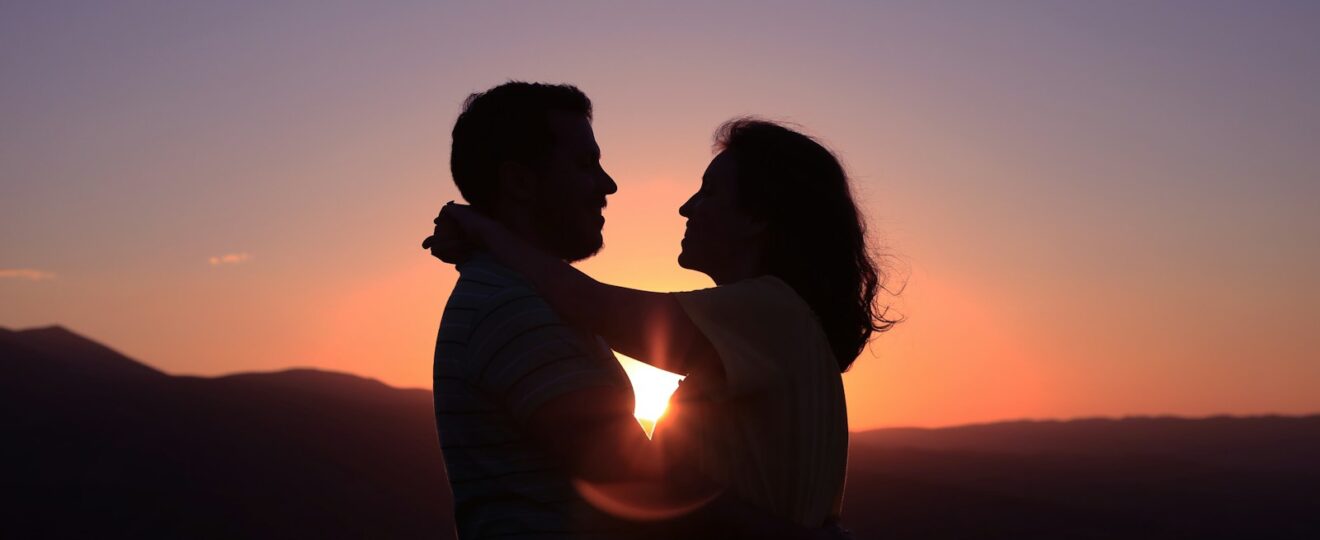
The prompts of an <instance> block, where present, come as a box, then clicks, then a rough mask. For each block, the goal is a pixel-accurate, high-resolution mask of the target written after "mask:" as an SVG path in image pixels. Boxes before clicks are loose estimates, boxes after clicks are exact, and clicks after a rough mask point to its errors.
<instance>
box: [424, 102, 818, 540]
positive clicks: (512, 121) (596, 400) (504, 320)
mask: <svg viewBox="0 0 1320 540" xmlns="http://www.w3.org/2000/svg"><path fill="white" fill-rule="evenodd" d="M591 119H592V108H591V101H590V100H589V99H588V98H587V97H586V95H584V94H583V93H582V92H581V91H579V90H578V89H577V88H574V87H572V86H567V85H546V84H536V83H524V82H510V83H506V84H503V85H500V86H497V87H495V88H492V89H491V90H489V91H487V92H484V93H480V94H474V95H472V96H471V97H469V98H468V99H467V101H466V102H465V103H464V105H463V112H462V114H460V115H459V118H458V121H457V122H456V123H455V125H454V131H453V148H452V154H451V158H450V169H451V171H452V173H453V177H454V182H455V183H456V184H457V185H458V188H459V191H460V192H461V193H462V195H463V197H464V198H465V199H466V200H467V201H468V202H469V203H470V204H471V205H472V206H473V208H475V209H477V210H478V211H480V212H482V213H484V214H486V215H487V216H489V217H491V218H493V219H495V220H497V221H499V222H501V223H502V224H504V225H505V226H506V227H507V228H508V229H509V230H510V231H512V232H513V233H515V234H517V235H518V236H520V237H522V238H523V239H524V240H526V241H527V242H529V243H531V244H532V245H534V246H536V247H538V248H540V249H541V250H543V251H545V252H546V253H549V254H552V255H554V256H556V257H559V258H561V259H563V260H566V261H570V262H572V261H577V260H581V259H584V258H587V257H589V256H591V255H593V254H594V253H596V252H597V251H598V250H599V249H600V248H601V245H602V239H601V229H602V227H603V226H604V222H605V220H604V218H603V217H602V215H601V211H602V209H603V208H604V207H605V204H606V201H605V199H606V197H607V196H608V195H610V194H612V193H614V192H615V191H616V190H617V189H618V186H617V185H615V183H614V180H613V179H612V178H610V176H609V175H608V174H607V173H606V172H605V171H604V169H602V168H601V165H600V148H599V146H598V145H597V144H596V140H595V135H594V133H593V132H592V129H591ZM437 221H439V220H437ZM442 228H443V227H442V226H441V224H439V223H438V224H437V231H440V230H442ZM444 242H445V238H444V237H443V235H441V237H439V238H437V237H432V238H428V239H427V242H426V243H424V244H423V247H431V248H432V249H433V253H436V254H437V255H439V252H440V251H443V250H446V249H447V250H449V252H450V253H452V252H453V246H452V245H451V246H445V247H437V245H438V244H443V243H444ZM458 270H459V276H460V277H459V280H458V282H457V283H456V284H455V286H454V290H453V292H452V293H451V295H450V297H449V301H448V303H447V304H446V306H445V311H444V314H443V316H442V318H441V322H440V331H439V335H438V337H437V340H436V351H435V372H434V383H435V387H434V388H435V410H436V425H437V427H438V429H439V432H440V440H441V447H442V449H443V451H444V456H445V462H446V468H447V470H448V473H449V479H450V484H451V486H452V489H453V493H454V514H455V521H456V525H457V528H458V533H459V536H460V538H464V539H467V538H489V537H505V536H517V537H544V538H563V537H573V538H593V537H597V538H615V537H635V536H641V535H642V533H645V535H647V536H651V537H656V536H659V537H668V536H670V535H672V534H675V531H679V530H686V531H692V530H698V531H701V532H702V533H715V529H718V531H719V533H717V534H718V535H719V536H722V537H726V536H729V535H741V536H746V537H758V538H760V537H772V536H773V537H799V536H809V535H808V531H804V530H803V529H801V528H800V527H796V526H794V525H793V524H791V523H789V522H787V521H786V520H783V519H776V518H771V517H767V516H764V515H763V514H762V513H761V512H760V511H759V510H757V509H754V508H751V507H749V506H747V505H746V504H744V503H742V502H740V501H737V500H736V499H734V498H733V497H732V496H729V495H719V496H714V494H715V493H716V492H717V488H716V487H714V486H711V485H709V484H708V483H706V482H705V481H704V479H701V478H699V477H696V476H695V475H694V474H687V472H688V471H666V470H663V469H662V465H663V460H662V459H660V458H659V457H657V455H656V451H655V449H654V448H652V445H651V444H650V443H649V441H648V439H647V438H646V436H645V435H644V433H643V431H642V429H641V426H640V425H639V424H638V423H637V422H636V420H635V419H634V417H633V415H632V411H633V395H632V388H631V386H630V385H629V382H628V379H627V376H626V375H625V374H624V373H623V370H622V368H621V367H620V366H619V364H618V362H617V361H616V360H615V359H614V356H613V354H612V353H611V352H610V350H609V348H608V347H607V346H606V345H605V343H604V342H603V341H601V340H600V339H599V338H598V337H596V336H593V335H590V334H588V333H587V332H584V331H582V330H580V329H578V328H574V327H572V326H569V325H568V324H566V323H565V322H564V321H563V320H562V319H560V318H559V316H558V315H556V314H555V313H554V312H553V311H552V310H551V309H550V308H549V306H548V305H547V304H546V302H545V300H543V299H542V298H541V297H540V296H539V295H538V294H537V293H536V292H535V291H534V290H533V289H532V288H531V286H530V284H529V283H528V282H527V281H525V280H524V279H523V278H522V277H520V276H519V275H517V274H516V273H514V272H512V271H511V270H509V269H508V268H506V267H504V266H502V265H500V264H499V263H497V262H495V261H494V260H493V259H492V258H490V257H489V256H485V255H483V254H480V253H478V254H475V255H472V256H471V257H467V258H466V260H464V262H462V263H461V264H459V265H458ZM619 486H625V488H626V487H632V488H637V489H636V490H633V491H630V490H629V489H622V491H621V490H620V489H619ZM578 488H582V489H578ZM584 493H586V494H590V495H591V496H592V497H593V500H594V502H595V503H596V504H597V506H608V507H611V512H612V513H614V514H615V515H614V516H611V515H606V513H605V512H602V511H600V510H599V509H598V507H597V506H593V505H592V504H588V503H587V502H586V501H585V500H584V495H583V494H584ZM638 494H640V496H641V497H640V498H630V496H631V495H638ZM621 495H622V496H621ZM620 496H621V497H620ZM711 497H714V499H713V500H710V501H709V502H708V504H704V505H701V506H700V508H699V509H698V510H696V511H692V512H665V511H663V510H664V509H673V508H681V507H684V506H688V507H693V506H694V505H691V504H690V503H691V502H692V501H694V500H695V501H702V500H708V499H710V498H711ZM643 499H644V500H645V501H646V503H645V504H642V505H641V506H640V507H637V506H633V507H629V504H631V503H633V502H636V501H638V500H643ZM638 509H640V510H641V511H642V512H641V513H643V514H648V518H649V519H650V521H648V522H646V523H645V524H639V523H635V522H634V523H629V522H627V521H624V520H620V519H616V518H617V516H618V515H628V514H630V513H631V515H629V517H633V518H635V517H636V516H637V515H638V514H637V513H636V512H632V511H633V510H638ZM660 517H664V518H666V521H659V520H658V518H660ZM712 528H714V529H712Z"/></svg>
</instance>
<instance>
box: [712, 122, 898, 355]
mask: <svg viewBox="0 0 1320 540" xmlns="http://www.w3.org/2000/svg"><path fill="white" fill-rule="evenodd" d="M715 148H716V150H722V151H725V152H728V153H730V154H732V156H733V159H734V161H735V162H736V163H737V165H738V173H737V176H738V180H737V184H738V197H739V201H740V203H741V204H742V205H743V209H744V210H746V211H747V212H748V213H750V214H751V215H753V216H755V217H757V218H760V219H764V220H766V222H767V224H768V226H767V229H766V232H767V238H766V242H765V244H764V253H763V258H762V260H761V263H762V265H763V268H765V270H766V271H767V272H768V273H769V274H771V275H774V276H775V277H778V278H779V279H782V280H783V281H784V282H785V283H787V284H788V285H789V286H790V287H792V288H793V290H795V291H797V293H798V295H800V296H801V297H802V299H803V300H805V301H806V302H807V305H809V306H811V309H812V310H813V311H814V312H815V313H816V316H817V318H819V319H820V322H821V326H822V327H823V328H824V330H825V336H826V337H827V338H828V339H829V342H830V348H831V349H832V350H833V351H834V357H835V358H836V359H837V360H838V362H839V371H846V370H847V369H848V367H849V366H851V365H852V363H853V360H854V359H856V358H857V356H858V355H859V354H861V352H862V349H863V348H865V347H866V343H867V342H868V341H869V340H870V338H871V336H872V334H874V333H876V332H884V331H886V330H889V328H890V327H892V326H893V325H894V323H895V322H897V321H896V320H893V319H889V318H886V314H887V310H884V309H881V308H879V307H878V306H877V305H876V301H875V297H876V294H877V293H878V292H879V291H881V290H883V289H884V280H885V274H884V272H883V270H882V269H880V268H879V267H878V266H877V265H876V262H875V259H874V258H872V256H871V252H870V249H869V247H868V245H867V240H866V223H865V221H864V220H863V219H862V215H861V213H860V212H858V210H857V205H856V203H854V202H853V197H852V189H851V188H850V186H849V183H848V175H847V173H845V172H844V170H843V165H842V164H840V163H839V160H838V158H837V157H835V156H834V154H833V153H832V152H830V151H829V150H828V149H826V148H825V147H824V146H823V145H821V144H820V143H819V142H817V141H816V140H815V139H812V138H811V137H808V136H806V135H803V134H801V133H798V132H796V131H793V130H791V129H788V128H786V127H784V126H781V125H779V124H776V123H774V122H768V121H765V120H759V119H754V118H738V119H734V120H731V121H729V122H726V123H725V124H724V125H723V126H720V128H719V130H717V131H716V134H715Z"/></svg>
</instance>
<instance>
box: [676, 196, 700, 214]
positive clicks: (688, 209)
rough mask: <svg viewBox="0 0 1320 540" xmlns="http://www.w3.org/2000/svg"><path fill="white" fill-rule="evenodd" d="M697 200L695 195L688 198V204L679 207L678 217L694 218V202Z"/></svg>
mask: <svg viewBox="0 0 1320 540" xmlns="http://www.w3.org/2000/svg"><path fill="white" fill-rule="evenodd" d="M696 198H697V196H696V195H693V196H691V197H689V198H688V200H687V202H684V203H683V206H680V207H678V215H680V216H683V217H685V218H690V217H692V207H693V206H694V204H693V202H692V201H694V200H696Z"/></svg>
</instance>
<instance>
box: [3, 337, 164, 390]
mask: <svg viewBox="0 0 1320 540" xmlns="http://www.w3.org/2000/svg"><path fill="white" fill-rule="evenodd" d="M4 345H8V347H4ZM15 347H19V348H24V349H27V350H28V351H30V353H36V355H38V356H40V357H41V358H42V360H41V361H43V362H45V365H44V366H33V368H34V369H42V368H43V367H44V368H47V369H51V370H58V371H60V372H62V373H63V374H65V375H74V376H84V377H93V378H101V379H106V378H108V379H117V380H118V379H156V378H163V377H165V374H164V373H163V372H161V371H159V370H157V369H155V368H152V367H150V366H148V365H146V364H143V363H141V362H138V361H136V360H133V359H132V358H129V357H127V356H125V355H123V354H121V353H120V352H119V351H116V350H114V349H111V348H109V347H106V346H105V345H102V344H100V343H97V342H95V341H92V340H90V339H87V338H85V337H83V336H80V335H78V334H75V333H73V332H71V331H69V330H68V329H66V328H64V327H62V326H48V327H44V328H32V329H27V330H19V331H12V330H8V329H5V332H4V333H3V334H0V349H3V350H4V353H5V354H4V358H6V359H8V358H10V357H11V355H12V356H13V357H15V358H17V357H18V356H20V355H19V354H18V353H17V351H13V350H12V349H13V348H15ZM22 356H24V357H26V358H28V359H29V360H35V358H34V355H31V354H27V355H22ZM0 369H4V368H0Z"/></svg>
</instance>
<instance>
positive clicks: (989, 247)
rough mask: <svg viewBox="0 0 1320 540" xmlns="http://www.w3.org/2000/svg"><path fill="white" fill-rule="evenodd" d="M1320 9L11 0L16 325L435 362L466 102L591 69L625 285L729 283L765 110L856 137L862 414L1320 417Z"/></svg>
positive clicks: (6, 313) (1, 284) (197, 349)
mask: <svg viewBox="0 0 1320 540" xmlns="http://www.w3.org/2000/svg"><path fill="white" fill-rule="evenodd" d="M1317 20H1320V9H1318V8H1317V7H1316V6H1315V5H1314V4H1308V3H1304V2H1264V3H1242V4H1215V5H1214V6H1207V5H1205V4H1203V3H1199V2H1170V3H1162V4H1160V5H1159V6H1143V5H1136V4H1132V5H1089V6H1088V5H1074V6H1060V5H1051V4H1045V5H1036V4H1029V3H1003V4H999V3H997V4H996V5H993V6H991V5H978V4H972V5H964V6H960V7H952V6H951V5H949V4H945V5H940V6H937V5H930V4H917V5H911V4H865V5H843V4H830V5H829V6H826V7H821V6H807V5H805V4H803V5H794V4H778V3H765V2H755V3H747V4H741V5H739V4H733V5H728V6H724V7H711V6H707V5H705V4H703V3H691V4H684V3H681V2H680V3H667V4H665V5H664V6H652V7H649V8H636V7H622V6H617V5H613V4H608V3H572V4H562V5H558V4H557V6H556V7H551V6H544V5H539V4H531V5H526V4H518V5H517V6H516V7H513V5H506V4H502V3H482V5H480V6H462V7H454V6H440V5H433V6H405V5H401V4H396V5H391V6H388V7H382V6H372V5H367V4H362V5H357V6H354V5H349V4H335V5H325V4H323V3H308V4H306V5H298V4H297V3H289V4H281V5H280V6H270V5H268V4H267V3H265V2H234V3H225V5H212V6H178V5H175V4H173V3H168V2H160V3H157V4H155V5H152V3H150V2H148V3H142V4H135V5H134V6H132V7H124V6H108V5H102V4H98V3H87V4H85V5H81V6H80V5H76V4H60V5H58V6H56V5H44V4H32V5H25V6H12V5H6V6H5V7H3V8H0V36H3V37H0V40H3V45H4V46H3V47H0V51H3V52H0V73H3V74H4V77H5V84H4V85H0V119H3V121H4V125H5V126H6V129H4V130H3V131H2V132H0V189H2V190H3V191H0V325H4V326H7V327H11V328H21V327H27V326H36V325H44V324H52V323H59V324H63V325H66V326H68V327H70V328H72V329H74V330H75V331H79V332H82V333H84V334H86V335H88V336H90V337H92V338H94V339H98V340H100V341H103V342H105V343H107V344H110V345H111V346H114V347H116V348H119V349H120V350H122V351H123V352H125V353H127V354H129V355H131V356H134V357H136V358H139V359H141V360H143V361H146V362H148V363H151V364H153V365H156V366H159V367H161V368H163V369H165V370H166V371H169V372H172V373H187V374H220V373H228V372H234V371H245V370H273V369H281V368H285V367H290V366H315V367H321V368H325V369H335V370H342V371H348V372H352V373H358V374H362V375H366V376H371V377H376V378H379V379H381V380H383V381H385V382H388V383H390V384H394V385H399V386H414V387H426V386H429V377H430V369H431V367H430V364H431V349H432V346H433V341H434V335H435V328H436V324H437V322H438V320H439V314H440V308H441V305H442V304H443V301H444V299H445V297H446V295H447V294H448V291H449V288H450V287H451V286H452V284H453V281H454V278H455V274H454V272H453V271H452V269H449V268H447V267H445V266H443V265H441V264H440V263H438V262H436V261H434V260H431V259H430V258H429V257H428V256H427V255H426V254H425V253H424V252H423V251H422V250H421V249H420V248H419V247H418V245H419V242H420V240H421V238H422V237H423V236H425V235H426V234H427V232H428V231H429V228H430V227H429V226H430V220H431V218H432V217H433V215H434V213H435V211H436V209H437V208H438V207H439V205H440V204H441V203H443V202H444V201H446V200H450V199H456V198H458V197H457V194H456V191H455V190H454V188H453V187H452V184H451V183H450V181H449V177H448V172H447V160H448V143H449V135H448V131H449V129H450V127H451V126H452V123H453V120H454V118H455V116H456V115H457V113H458V107H459V104H460V103H461V101H462V99H463V98H464V97H465V96H466V95H467V93H469V92H472V91H477V90H482V89H484V88H487V87H489V86H492V85H494V84H498V83H499V82H502V81H504V80H507V79H509V78H519V79H529V80H544V81H552V82H572V83H575V84H578V85H579V86H581V88H582V89H583V90H585V91H586V92H587V93H588V94H589V95H590V96H591V97H592V99H593V100H594V102H595V104H596V111H597V121H596V125H595V127H596V132H597V137H598V139H599V141H600V145H601V147H602V150H603V152H604V164H605V166H606V168H607V170H609V172H610V173H611V174H612V175H613V176H614V177H615V179H616V180H618V183H619V186H620V189H619V193H618V194H617V195H615V196H613V197H611V199H610V202H609V204H610V206H609V208H608V209H607V211H606V217H607V218H608V220H609V221H608V224H607V227H606V230H605V238H606V248H605V250H604V251H603V252H602V254H601V255H600V256H598V257H597V258H595V259H592V260H590V261H587V262H586V263H584V264H583V268H584V269H585V270H586V271H588V272H589V273H591V274H592V275H594V276H596V277H598V278H600V279H602V280H605V281H607V282H611V283H618V284H622V285H629V286H634V287H640V288H648V289H654V290H682V289H691V288H697V287H703V286H707V285H708V284H709V281H708V280H706V279H705V278H704V277H703V276H701V275H699V274H695V273H692V272H688V271H684V270H681V269H679V268H678V267H677V265H676V264H675V262H674V258H675V256H676V255H677V253H678V240H679V238H680V237H681V234H682V232H681V231H682V219H681V218H680V217H679V216H678V215H677V209H678V206H679V205H680V204H681V203H682V202H683V200H685V199H686V197H687V196H688V195H690V194H691V193H692V191H694V190H695V189H696V187H697V183H698V179H699V177H700V175H701V172H702V170H703V169H704V167H705V165H706V162H707V161H708V160H709V159H710V136H711V131H712V130H713V129H714V128H715V127H716V126H717V125H719V123H720V122H722V121H724V120H726V119H728V118H729V117H732V116H735V115H741V114H749V113H751V114H760V115H764V116H768V117H771V118H776V119H783V120H790V121H794V122H797V123H799V124H801V125H802V126H804V127H805V129H806V130H808V131H809V132H811V133H814V134H816V135H819V136H820V137H821V138H822V139H823V140H824V141H825V142H826V143H827V144H829V145H830V146H831V147H832V148H834V149H835V150H836V151H838V153H839V154H840V155H841V156H842V157H843V159H844V160H845V162H846V164H847V165H848V167H849V169H850V171H851V173H852V174H853V176H854V180H855V182H856V186H857V191H858V194H859V197H860V198H861V202H862V204H863V206H864V207H865V209H866V215H867V217H868V220H869V221H870V223H871V225H872V228H873V230H874V231H875V233H876V235H875V239H876V241H877V244H878V245H880V246H882V247H883V249H884V251H885V252H886V253H888V254H889V255H891V257H892V259H891V262H892V263H893V271H894V275H895V279H896V283H899V284H905V285H906V286H905V288H904V293H903V295H902V296H901V297H900V298H898V299H892V301H893V302H894V306H895V309H896V310H897V311H898V312H900V313H902V314H903V315H904V316H906V317H907V319H908V320H907V321H906V322H904V323H903V324H901V325H899V326H898V327H896V329H895V330H894V331H892V332H891V333H889V334H885V335H882V336H880V337H879V338H878V339H877V340H876V341H875V343H874V344H873V346H872V347H871V350H870V351H868V352H867V353H866V354H864V355H863V357H862V358H861V359H859V360H858V362H857V363H856V365H855V367H854V369H853V370H852V371H851V372H850V373H848V374H847V375H846V376H845V382H846V385H847V391H848V399H849V414H850V419H851V424H852V427H853V428H854V429H864V428H869V427H878V426H892V425H924V426H937V425H950V424H958V423H966V422H977V421H989V420H998V419H1006V418H1021V417H1036V418H1044V417H1075V416H1088V415H1123V414H1165V413H1173V414H1185V415H1205V414H1217V413H1233V414H1249V413H1263V412H1284V413H1302V412H1315V411H1320V391H1317V386H1318V383H1320V337H1317V336H1318V334H1317V333H1316V332H1314V331H1313V330H1312V328H1311V327H1312V326H1313V322H1312V319H1313V314H1314V311H1315V310H1314V306H1315V305H1320V287H1317V286H1316V284H1315V283H1314V276H1316V275H1320V248H1318V247H1317V246H1320V212H1317V211H1316V201H1320V181H1317V179H1318V178H1320V156H1318V155H1317V154H1316V152H1315V151H1314V146H1315V136H1316V133H1320V107H1317V100H1316V98H1315V96H1317V95H1320V46H1317V43H1316V38H1315V36H1316V35H1317V33H1316V32H1315V31H1314V30H1315V27H1316V21H1317Z"/></svg>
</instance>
